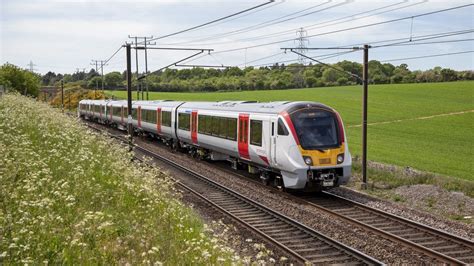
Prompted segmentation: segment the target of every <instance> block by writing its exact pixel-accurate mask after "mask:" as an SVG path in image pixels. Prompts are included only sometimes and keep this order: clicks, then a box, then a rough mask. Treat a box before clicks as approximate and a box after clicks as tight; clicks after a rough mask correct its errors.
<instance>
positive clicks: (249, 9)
mask: <svg viewBox="0 0 474 266" xmlns="http://www.w3.org/2000/svg"><path fill="white" fill-rule="evenodd" d="M273 2H274V0H270V1H268V2H265V3H263V4H260V5H257V6H254V7H251V8H247V9H245V10H242V11H239V12H237V13H234V14H231V15H228V16H225V17H221V18H218V19H215V20H212V21H209V22H206V23H203V24H200V25H197V26H194V27H191V28H188V29H184V30H180V31H177V32H174V33H170V34H166V35H163V36H159V37H156V38H152V39H150V40H149V41H155V40H160V39H164V38H167V37H171V36H174V35H178V34H181V33H184V32H188V31H192V30H195V29H198V28H202V27H204V26H207V25H210V24H213V23H216V22H219V21H222V20H225V19H228V18H231V17H234V16H237V15H240V14H243V13H246V12H248V11H251V10H254V9H257V8H260V7H262V6H266V5H268V4H270V3H273Z"/></svg>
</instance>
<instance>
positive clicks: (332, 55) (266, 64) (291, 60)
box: [253, 50, 357, 67]
mask: <svg viewBox="0 0 474 266" xmlns="http://www.w3.org/2000/svg"><path fill="white" fill-rule="evenodd" d="M356 51H357V50H351V51H344V52H337V53H329V54H322V55H311V56H310V57H311V58H318V59H319V60H326V59H329V58H334V57H338V56H341V55H345V54H350V53H354V52H356ZM281 53H282V54H285V52H281ZM289 62H294V63H296V62H297V59H290V60H284V61H279V60H278V61H277V62H272V63H265V64H259V65H253V67H261V66H271V65H275V64H280V63H289Z"/></svg>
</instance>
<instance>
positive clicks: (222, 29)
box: [0, 0, 474, 74]
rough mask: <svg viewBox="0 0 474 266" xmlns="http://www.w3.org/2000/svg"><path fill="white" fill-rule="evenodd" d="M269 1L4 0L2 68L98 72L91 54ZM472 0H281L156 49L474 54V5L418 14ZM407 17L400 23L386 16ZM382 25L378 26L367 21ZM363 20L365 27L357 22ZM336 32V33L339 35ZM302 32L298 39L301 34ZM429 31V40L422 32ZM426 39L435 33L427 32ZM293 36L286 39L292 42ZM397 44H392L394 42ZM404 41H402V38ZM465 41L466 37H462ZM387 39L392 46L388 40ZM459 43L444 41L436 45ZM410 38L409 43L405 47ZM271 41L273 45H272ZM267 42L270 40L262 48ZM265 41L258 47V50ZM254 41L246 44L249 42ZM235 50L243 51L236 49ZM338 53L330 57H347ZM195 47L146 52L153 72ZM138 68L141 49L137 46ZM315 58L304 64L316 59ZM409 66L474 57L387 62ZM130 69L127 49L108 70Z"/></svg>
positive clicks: (225, 58) (249, 61)
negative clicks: (368, 46) (353, 48)
mask: <svg viewBox="0 0 474 266" xmlns="http://www.w3.org/2000/svg"><path fill="white" fill-rule="evenodd" d="M263 3H266V2H265V1H250V0H246V1H241V0H234V1H230V0H229V1H223V0H221V1H218V0H213V1H191V0H189V1H184V0H181V1H180V0H174V1H173V0H165V1H151V0H149V1H131V0H120V1H112V0H96V1H92V0H0V64H3V63H6V62H9V63H12V64H15V65H17V66H19V67H22V68H29V66H28V64H29V63H30V61H31V62H33V63H34V70H35V72H38V73H42V74H44V73H46V72H48V71H53V72H55V73H73V72H76V71H77V70H80V71H82V70H83V69H85V70H86V71H89V69H91V68H95V65H91V64H92V60H107V59H109V58H110V57H111V56H112V54H113V53H114V52H115V51H117V49H119V48H120V47H121V46H122V45H123V44H124V43H125V42H126V41H133V39H128V36H129V35H132V36H153V37H160V36H164V35H167V34H170V33H174V32H177V31H180V30H184V29H187V28H190V27H193V26H196V25H200V24H203V23H206V22H209V21H212V20H214V19H217V18H221V17H224V16H227V15H230V14H233V13H236V12H239V11H241V10H244V9H247V8H250V7H254V6H256V5H259V4H263ZM473 3H474V2H473V1H472V0H471V1H465V0H454V1H435V0H428V1H426V0H389V1H387V0H385V1H381V0H380V1H362V0H346V1H345V0H332V1H331V0H320V1H298V0H286V1H281V0H277V1H274V2H272V3H269V4H267V5H264V6H262V7H260V8H258V9H254V10H252V11H250V12H247V13H244V14H242V15H238V16H235V17H232V18H230V19H228V20H225V21H221V22H217V23H215V24H211V25H209V26H205V27H202V28H199V29H196V30H192V31H189V32H186V33H182V34H177V35H174V36H171V37H167V38H161V39H158V40H156V41H155V42H156V45H153V47H161V48H163V47H180V48H198V49H202V48H205V49H213V51H212V52H211V53H210V54H208V53H204V54H201V55H199V56H196V57H193V58H192V59H190V60H187V61H186V62H184V63H183V64H188V65H189V64H195V65H219V66H220V65H225V66H239V67H245V66H261V65H268V64H273V63H276V62H285V63H291V62H297V60H298V56H297V55H296V54H293V53H291V52H289V51H288V52H287V53H284V51H283V50H282V49H281V48H284V47H290V48H291V47H298V46H299V45H300V44H301V43H302V44H304V45H305V46H306V47H312V48H315V47H341V46H347V45H350V46H353V45H357V46H360V45H361V44H364V43H367V44H371V45H372V46H377V45H381V44H390V43H395V42H405V44H408V45H403V46H387V47H379V48H371V49H370V50H369V60H372V59H373V60H380V61H386V60H394V59H401V58H411V57H419V56H425V55H435V54H445V53H457V52H467V51H474V42H473V39H474V33H473V30H474V15H473V14H474V7H473V6H472V5H471V6H469V7H465V8H460V9H455V10H451V11H446V12H441V13H436V14H432V15H428V16H421V17H414V18H413V19H411V17H412V16H417V15H419V14H423V13H427V12H433V11H437V10H442V9H447V8H451V7H456V6H461V5H466V4H473ZM400 18H408V19H403V20H399V21H396V22H392V23H383V22H384V21H389V20H395V19H400ZM374 23H380V24H378V25H374V26H364V25H369V24H374ZM358 26H364V27H360V28H357V29H352V30H347V29H349V28H353V27H358ZM455 31H468V33H467V34H458V35H451V36H445V37H443V38H436V39H426V40H422V41H418V43H424V44H419V45H413V43H415V42H412V43H409V42H408V41H409V40H410V38H411V39H412V41H413V40H417V39H420V38H428V37H429V35H433V34H440V33H453V32H455ZM331 32H333V33H331ZM300 35H302V36H303V38H301V40H300V41H299V40H298V36H300ZM423 36H425V37H423ZM427 36H428V37H427ZM285 40H286V41H285ZM389 40H392V41H389ZM395 40H396V41H395ZM459 40H463V41H459ZM380 41H386V42H380ZM439 41H451V42H445V43H433V42H439ZM407 42H408V43H407ZM268 43H273V44H268ZM261 44H268V45H262V46H259V45H261ZM255 46H257V47H255ZM246 47H247V48H246ZM232 49H236V50H235V51H228V50H232ZM345 51H348V50H307V51H306V52H305V54H306V55H307V56H309V57H314V58H317V59H319V60H321V61H323V62H325V63H335V62H338V61H342V60H351V61H356V62H362V52H361V51H355V52H350V51H348V52H350V53H344V54H342V52H345ZM339 52H341V53H340V54H337V55H336V56H333V55H331V56H328V54H335V53H339ZM194 53H196V52H195V51H172V50H148V69H149V71H154V70H157V69H160V68H162V67H164V66H167V65H169V64H172V63H173V62H176V61H178V60H181V59H183V58H186V57H188V56H191V55H193V54H194ZM132 55H133V57H132V69H133V71H135V69H136V65H135V50H132ZM144 56H145V55H144V51H143V50H140V51H139V52H138V61H139V62H138V67H139V72H144V71H145V64H144V58H145V57H144ZM309 62H310V60H309V59H307V60H305V63H309ZM387 62H390V63H392V64H394V65H399V64H402V63H406V64H408V66H409V68H410V69H411V70H417V69H421V70H425V69H430V68H433V67H435V66H441V67H448V68H452V69H456V70H473V69H474V53H472V52H471V53H463V54H457V55H446V56H439V57H432V58H418V59H405V60H400V61H387ZM125 68H126V56H125V49H121V50H119V51H118V53H117V54H116V55H115V56H113V57H112V58H111V59H110V60H109V61H108V63H107V65H106V66H104V68H103V71H104V73H108V72H111V71H123V70H124V69H125Z"/></svg>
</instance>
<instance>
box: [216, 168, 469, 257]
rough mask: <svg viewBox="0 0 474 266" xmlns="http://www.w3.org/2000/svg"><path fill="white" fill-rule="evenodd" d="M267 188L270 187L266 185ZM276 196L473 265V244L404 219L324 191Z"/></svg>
mask: <svg viewBox="0 0 474 266" xmlns="http://www.w3.org/2000/svg"><path fill="white" fill-rule="evenodd" d="M219 168H220V169H221V170H223V171H225V172H227V173H229V174H233V175H235V176H239V177H241V178H245V179H246V180H250V181H252V182H254V183H255V184H256V185H260V186H262V183H261V182H259V181H257V180H255V179H249V177H250V176H248V175H244V174H242V173H235V172H234V171H230V170H229V169H226V168H223V167H219ZM266 187H267V186H266ZM267 188H268V189H270V190H272V191H273V192H274V193H277V194H278V193H280V194H284V196H285V197H288V198H290V199H292V200H294V201H296V202H299V203H301V204H306V205H311V206H313V207H315V208H317V209H319V210H321V211H323V212H326V213H327V214H330V215H333V216H336V217H338V218H339V219H344V220H346V221H348V222H350V223H352V224H354V225H356V226H359V227H361V228H364V229H366V230H369V231H372V232H374V233H376V234H379V235H382V236H384V237H385V238H387V239H390V240H392V241H395V242H399V243H401V244H403V245H405V246H407V247H410V248H411V249H415V250H417V251H419V252H421V253H423V254H425V255H427V256H429V257H431V258H434V259H436V260H438V261H441V262H444V263H446V264H452V265H468V264H469V265H472V264H474V242H473V241H471V240H469V239H466V238H462V237H459V236H456V235H453V234H450V233H448V232H445V231H443V230H439V229H436V228H433V227H430V226H427V225H424V224H421V223H418V222H415V221H412V220H409V219H406V218H403V217H401V216H397V215H394V214H391V213H389V212H385V211H382V210H380V209H376V208H372V207H369V206H366V205H364V204H362V203H359V202H355V201H352V200H350V199H346V198H343V197H341V196H338V195H335V194H332V193H330V192H326V191H323V192H322V193H320V194H316V195H315V194H305V193H303V194H299V195H298V194H295V195H293V194H289V193H285V192H282V191H280V190H278V189H275V188H272V187H267Z"/></svg>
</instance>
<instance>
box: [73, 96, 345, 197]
mask: <svg viewBox="0 0 474 266" xmlns="http://www.w3.org/2000/svg"><path fill="white" fill-rule="evenodd" d="M78 112H79V115H80V116H82V117H86V118H89V119H94V120H97V121H100V122H102V123H108V124H114V125H117V126H119V128H126V123H127V104H126V101H104V100H99V101H97V100H82V101H81V102H80V103H79V111H78ZM132 124H133V127H134V128H135V130H136V131H142V132H147V133H150V134H153V135H155V136H157V137H158V138H160V139H162V140H163V141H165V142H167V143H169V144H171V145H173V146H180V147H182V148H185V149H187V150H189V151H190V152H191V153H193V154H195V155H196V156H200V157H205V158H207V159H211V160H228V161H231V162H232V163H233V165H234V166H237V165H238V164H240V165H245V166H248V167H249V171H251V172H253V173H260V175H261V177H262V179H268V180H280V184H281V185H282V186H284V187H285V188H289V189H298V190H301V189H321V188H330V187H334V186H339V185H341V184H346V183H347V182H348V180H349V178H350V176H351V164H352V158H351V155H350V153H349V148H348V145H347V141H346V135H345V131H344V127H343V124H342V120H341V119H340V116H339V114H338V113H337V112H336V111H335V110H333V109H332V108H330V107H327V106H325V105H323V104H320V103H314V102H270V103H255V102H237V101H226V102H179V101H134V102H133V104H132ZM281 180H283V182H281Z"/></svg>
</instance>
